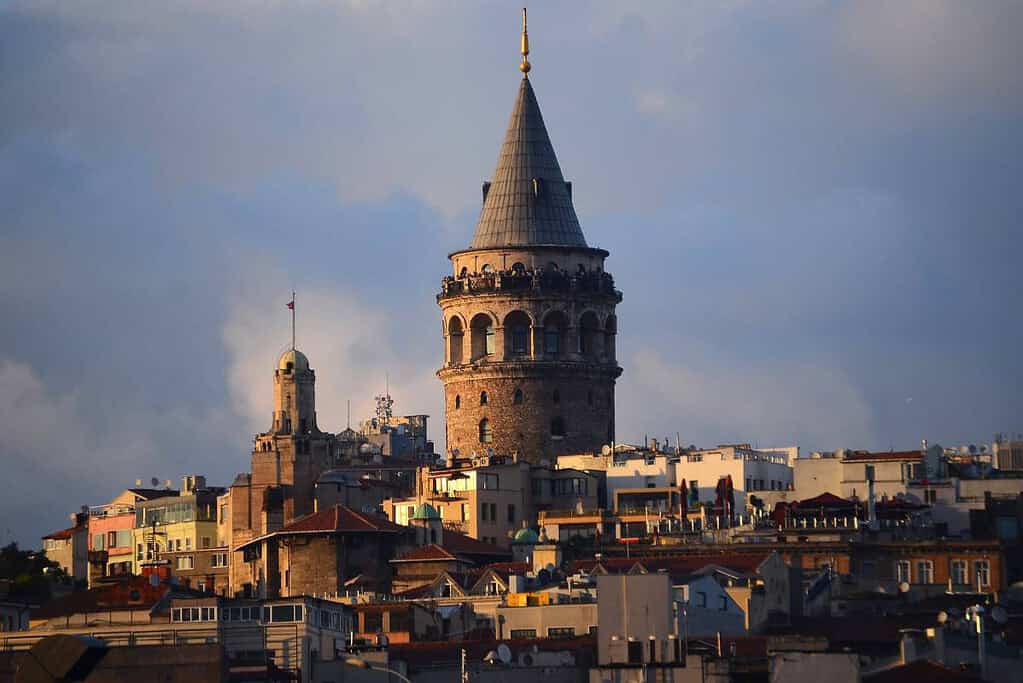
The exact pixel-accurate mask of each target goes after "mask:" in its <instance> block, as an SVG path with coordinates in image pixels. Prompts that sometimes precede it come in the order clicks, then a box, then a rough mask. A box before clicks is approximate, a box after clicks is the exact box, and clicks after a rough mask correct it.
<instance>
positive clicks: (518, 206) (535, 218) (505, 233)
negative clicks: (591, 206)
mask: <svg viewBox="0 0 1023 683" xmlns="http://www.w3.org/2000/svg"><path fill="white" fill-rule="evenodd" d="M538 245H559V246H571V247H584V248H585V247H586V238H584V237H583V231H582V228H580V227H579V219H578V218H577V217H576V215H575V208H574V207H573V206H572V194H571V190H570V189H569V186H568V184H567V183H565V178H564V176H562V175H561V167H560V166H559V165H558V158H557V156H555V154H554V147H553V146H552V145H551V140H550V138H549V137H548V135H547V128H546V126H544V123H543V116H542V115H541V114H540V105H539V104H537V101H536V95H534V94H533V86H532V85H530V83H529V78H528V77H524V78H523V79H522V84H521V85H520V86H519V93H518V97H517V98H516V100H515V108H514V109H513V110H512V115H511V120H510V121H509V122H508V130H507V132H505V134H504V142H503V143H501V153H500V155H499V156H498V158H497V168H496V169H494V175H493V180H492V181H491V182H490V186H489V190H487V191H486V196H485V198H484V200H483V210H482V211H481V212H480V217H479V220H478V221H477V222H476V234H475V235H474V236H473V238H472V243H471V244H470V245H469V248H470V249H488V248H495V247H496V248H501V247H512V246H515V247H523V246H538Z"/></svg>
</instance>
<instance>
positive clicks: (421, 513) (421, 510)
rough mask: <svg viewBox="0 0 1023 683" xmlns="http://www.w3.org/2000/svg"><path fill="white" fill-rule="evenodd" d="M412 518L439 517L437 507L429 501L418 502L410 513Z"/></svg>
mask: <svg viewBox="0 0 1023 683" xmlns="http://www.w3.org/2000/svg"><path fill="white" fill-rule="evenodd" d="M412 519H440V515H439V514H438V513H437V509H436V508H435V507H433V506H432V505H430V504H429V503H420V504H419V505H417V506H416V509H415V512H413V513H412Z"/></svg>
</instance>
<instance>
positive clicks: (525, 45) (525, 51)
mask: <svg viewBox="0 0 1023 683" xmlns="http://www.w3.org/2000/svg"><path fill="white" fill-rule="evenodd" d="M528 57H529V33H528V32H527V31H526V8H525V7H523V8H522V63H521V64H519V70H520V71H521V72H522V73H524V74H528V73H529V70H530V69H531V68H532V66H531V65H530V63H529V59H528Z"/></svg>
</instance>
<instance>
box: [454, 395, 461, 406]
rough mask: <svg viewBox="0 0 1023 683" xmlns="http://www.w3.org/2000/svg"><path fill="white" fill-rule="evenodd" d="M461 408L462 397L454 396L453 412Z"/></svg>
mask: <svg viewBox="0 0 1023 683" xmlns="http://www.w3.org/2000/svg"><path fill="white" fill-rule="evenodd" d="M461 407H462V397H461V396H460V395H459V394H455V410H458V409H459V408H461Z"/></svg>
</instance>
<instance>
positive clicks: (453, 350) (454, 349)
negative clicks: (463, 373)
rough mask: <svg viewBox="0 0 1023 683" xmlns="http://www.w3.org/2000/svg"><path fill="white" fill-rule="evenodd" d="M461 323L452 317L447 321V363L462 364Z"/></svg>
mask: <svg viewBox="0 0 1023 683" xmlns="http://www.w3.org/2000/svg"><path fill="white" fill-rule="evenodd" d="M462 339H463V332H462V321H461V320H460V319H459V318H457V317H454V318H452V319H451V320H449V321H448V362H449V363H451V364H452V365H459V364H460V363H461V362H462Z"/></svg>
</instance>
